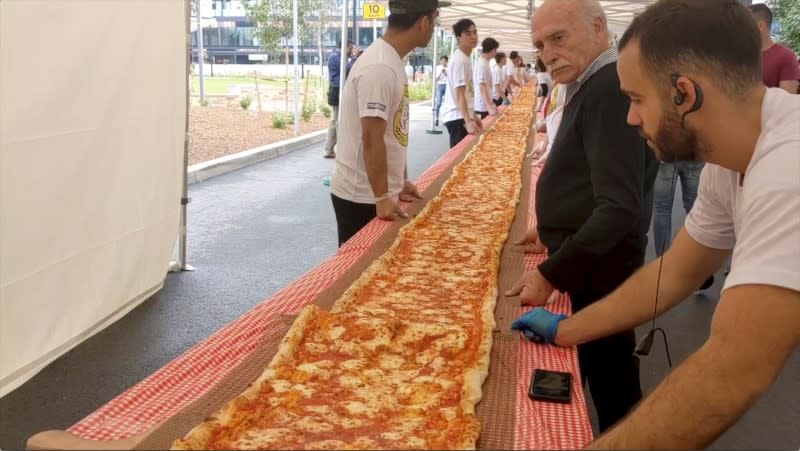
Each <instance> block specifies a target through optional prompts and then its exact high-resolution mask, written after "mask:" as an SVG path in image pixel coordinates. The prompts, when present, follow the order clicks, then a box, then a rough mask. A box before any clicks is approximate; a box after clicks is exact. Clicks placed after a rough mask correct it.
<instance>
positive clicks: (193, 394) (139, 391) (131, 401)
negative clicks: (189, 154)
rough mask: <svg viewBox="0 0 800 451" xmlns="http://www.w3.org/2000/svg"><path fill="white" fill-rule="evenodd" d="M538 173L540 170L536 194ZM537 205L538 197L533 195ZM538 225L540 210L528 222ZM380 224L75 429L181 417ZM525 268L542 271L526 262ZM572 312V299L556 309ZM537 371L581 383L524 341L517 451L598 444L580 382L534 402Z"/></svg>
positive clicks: (110, 436)
mask: <svg viewBox="0 0 800 451" xmlns="http://www.w3.org/2000/svg"><path fill="white" fill-rule="evenodd" d="M474 139H475V137H473V136H468V137H467V138H466V139H465V140H464V141H462V142H461V143H459V144H458V145H457V146H455V147H453V148H452V149H450V150H449V151H448V152H447V153H445V155H443V156H442V157H441V158H440V159H439V161H437V162H436V163H435V164H434V165H433V166H431V167H430V168H428V170H426V171H425V172H424V173H423V174H422V175H421V176H420V177H419V178H418V179H417V181H416V183H417V186H418V188H419V189H420V191H423V190H424V189H425V188H427V187H428V186H430V184H431V183H432V182H433V181H434V180H435V179H436V177H438V175H439V174H441V172H442V171H443V170H444V169H445V168H446V167H447V166H448V165H449V164H450V163H451V162H452V161H453V160H454V159H455V158H456V157H457V156H458V155H459V154H460V153H462V152H463V151H464V150H465V149H466V148H467V147H468V146H469V145H470V144H471V143H472V141H473V140H474ZM537 175H538V172H536V169H535V168H534V177H533V178H532V181H531V183H532V188H533V187H535V180H536V176H537ZM531 199H532V200H531V202H533V196H531ZM532 220H533V208H531V214H530V217H529V221H531V222H532ZM389 226H390V224H389V223H388V222H385V221H378V220H374V221H372V222H371V223H369V224H368V225H367V226H366V227H364V228H363V229H362V230H361V231H360V232H359V233H358V234H356V235H355V236H354V237H353V238H352V239H351V240H350V241H348V242H347V243H346V244H345V245H344V246H342V247H341V248H340V249H339V252H338V253H337V254H336V255H334V256H332V257H331V258H329V259H327V260H325V261H324V262H322V263H321V264H320V265H319V266H317V267H315V268H314V269H312V270H310V271H309V272H308V273H306V274H304V275H303V276H301V277H300V278H299V279H297V280H295V281H294V282H292V283H291V284H289V285H288V286H286V287H285V288H284V289H282V290H281V291H279V292H278V293H277V294H275V295H274V296H273V297H271V298H269V299H266V300H264V301H263V302H262V303H260V304H259V305H258V306H256V307H255V308H253V309H252V310H250V311H249V312H247V313H245V314H244V315H242V316H240V317H239V318H237V319H236V320H234V321H233V322H231V323H230V324H228V325H227V326H225V327H224V328H222V329H220V330H219V331H217V332H215V333H214V334H213V335H211V336H210V337H208V338H206V339H205V340H203V341H202V342H200V343H198V344H197V345H195V346H194V347H192V348H191V349H189V350H188V351H186V352H185V353H183V354H182V355H180V356H179V357H177V358H175V359H174V360H173V361H171V362H169V363H168V364H166V365H165V366H164V367H162V368H161V369H159V370H157V371H156V372H154V373H153V374H151V375H150V376H148V377H147V378H145V379H144V380H142V381H141V382H139V383H138V384H136V385H134V386H133V387H131V388H129V389H128V390H126V391H125V392H123V393H122V394H120V395H119V396H117V397H116V398H114V399H112V400H111V401H109V402H108V403H106V404H105V405H103V406H102V407H100V408H99V409H97V410H96V411H95V412H93V413H91V414H90V415H88V416H87V417H86V418H84V419H83V420H81V421H80V422H78V423H76V424H75V425H73V426H72V427H70V428H69V429H68V430H69V431H70V432H72V433H75V434H77V435H79V436H81V437H83V438H86V439H92V440H116V439H123V438H127V437H130V436H132V435H137V434H141V433H144V432H146V431H148V430H149V429H151V428H153V427H154V426H155V425H157V424H158V423H160V422H162V421H164V420H166V419H168V418H169V417H171V416H173V415H175V414H176V413H178V412H179V411H180V410H181V409H183V408H184V407H186V406H187V405H189V404H190V403H192V402H193V401H195V400H197V399H198V398H199V397H201V396H202V395H204V394H205V393H206V392H208V390H210V389H211V388H212V387H213V386H214V385H215V384H217V383H219V381H221V380H222V379H223V378H225V377H226V376H227V375H228V374H230V372H231V371H232V370H233V369H234V368H236V366H237V365H238V364H239V363H241V362H242V360H244V358H246V357H247V356H248V355H249V354H250V353H252V352H253V350H255V348H256V347H257V345H258V343H259V340H260V337H261V336H262V335H263V334H264V333H265V332H266V327H267V325H268V324H270V322H271V320H272V319H273V318H275V317H276V315H282V314H296V313H298V312H299V311H300V310H301V309H302V308H303V307H305V306H306V305H308V304H309V303H311V301H312V300H313V299H314V298H315V297H316V296H317V295H318V294H319V293H320V292H321V291H322V290H324V289H325V288H327V287H329V286H330V285H332V284H333V283H334V282H335V281H336V280H337V279H338V278H339V277H341V275H342V274H344V273H345V272H346V271H347V270H348V268H350V267H351V266H352V265H353V264H354V263H355V262H356V261H357V260H358V259H359V257H361V256H362V255H363V254H364V253H365V252H366V251H367V250H368V249H369V247H370V246H371V245H372V244H373V243H374V242H375V241H376V240H377V239H378V238H379V237H380V236H381V235H382V234H383V233H385V232H386V230H387V229H388V228H389ZM525 264H526V269H529V268H533V267H535V264H536V263H535V260H534V258H532V256H528V257H526V263H525ZM551 307H554V308H555V309H556V310H557V311H559V312H564V313H569V310H570V304H569V301H568V299H567V298H566V296H559V298H558V299H557V300H556V301H555V302H554V303H553V304H551ZM534 368H546V369H553V370H559V371H570V372H572V374H573V377H574V380H575V381H580V375H579V373H578V361H577V353H576V352H575V350H574V349H564V348H556V347H551V346H539V345H535V344H530V343H527V342H525V341H524V340H520V359H519V366H518V368H517V379H518V381H519V383H518V384H517V385H518V390H517V391H518V393H517V401H516V408H517V418H518V424H519V427H518V428H517V429H516V434H515V437H514V443H515V448H517V449H567V448H571V449H577V448H580V447H582V446H584V445H585V444H587V443H588V442H589V441H591V439H592V431H591V426H590V424H589V417H588V414H587V410H586V403H585V401H584V398H583V390H582V388H581V386H580V383H575V384H574V386H573V388H574V390H575V393H574V396H573V402H572V404H569V405H557V404H548V403H542V402H533V401H530V399H529V398H528V396H527V383H528V380H529V379H530V375H531V373H532V371H533V369H534Z"/></svg>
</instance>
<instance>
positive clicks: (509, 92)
mask: <svg viewBox="0 0 800 451" xmlns="http://www.w3.org/2000/svg"><path fill="white" fill-rule="evenodd" d="M520 60H521V58H520V57H519V52H517V51H516V50H514V51H512V52H511V53H509V54H508V62H507V63H506V67H505V68H503V74H504V75H505V78H506V99H507V100H509V101H511V98H512V97H513V93H514V88H519V87H520V84H519V80H517V64H519V61H520Z"/></svg>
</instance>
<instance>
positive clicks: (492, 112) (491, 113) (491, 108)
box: [489, 105, 497, 116]
mask: <svg viewBox="0 0 800 451" xmlns="http://www.w3.org/2000/svg"><path fill="white" fill-rule="evenodd" d="M489 116H497V107H496V106H494V105H490V106H489Z"/></svg>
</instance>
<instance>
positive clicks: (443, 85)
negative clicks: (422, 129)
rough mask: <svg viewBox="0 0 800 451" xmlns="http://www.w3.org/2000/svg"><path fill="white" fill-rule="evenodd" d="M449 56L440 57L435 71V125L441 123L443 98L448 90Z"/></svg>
mask: <svg viewBox="0 0 800 451" xmlns="http://www.w3.org/2000/svg"><path fill="white" fill-rule="evenodd" d="M448 61H449V58H448V57H447V55H442V57H441V58H439V65H438V66H436V70H435V71H434V75H433V76H434V78H435V79H436V99H435V100H434V106H433V111H434V118H436V123H435V125H439V111H440V110H441V109H442V100H443V99H444V92H445V91H446V90H447V62H448Z"/></svg>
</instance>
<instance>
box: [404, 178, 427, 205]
mask: <svg viewBox="0 0 800 451" xmlns="http://www.w3.org/2000/svg"><path fill="white" fill-rule="evenodd" d="M415 199H422V194H420V193H419V190H418V189H417V185H415V184H413V183H412V182H411V181H410V180H406V181H405V182H403V190H402V191H400V200H402V201H403V202H414V200H415Z"/></svg>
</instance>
